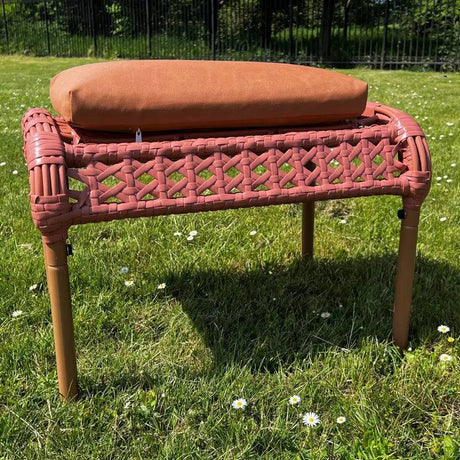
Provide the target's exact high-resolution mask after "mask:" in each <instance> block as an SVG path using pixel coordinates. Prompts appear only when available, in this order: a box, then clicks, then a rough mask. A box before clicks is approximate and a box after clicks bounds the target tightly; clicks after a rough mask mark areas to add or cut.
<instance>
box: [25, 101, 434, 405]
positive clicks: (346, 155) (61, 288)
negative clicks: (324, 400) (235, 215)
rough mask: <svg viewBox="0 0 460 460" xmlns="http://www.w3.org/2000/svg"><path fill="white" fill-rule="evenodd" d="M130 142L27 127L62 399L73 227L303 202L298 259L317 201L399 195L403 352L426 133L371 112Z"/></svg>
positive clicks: (377, 109)
mask: <svg viewBox="0 0 460 460" xmlns="http://www.w3.org/2000/svg"><path fill="white" fill-rule="evenodd" d="M267 131H268V130H267V129H263V130H262V129H260V130H256V129H251V130H247V131H244V130H238V131H227V132H215V131H213V132H195V133H192V132H188V133H186V132H183V133H166V134H161V135H160V134H156V135H153V134H149V133H144V139H143V142H134V139H133V137H131V136H130V135H121V134H115V133H103V132H92V131H85V130H78V131H77V130H75V129H72V128H71V127H70V126H69V125H67V124H66V123H65V122H64V121H63V120H62V119H60V118H56V117H53V116H51V115H50V113H49V112H47V111H46V110H44V109H32V110H29V111H28V112H27V113H26V114H25V116H24V118H23V133H24V139H25V143H24V154H25V157H26V160H27V165H28V168H29V172H30V202H31V208H32V217H33V220H34V222H35V225H36V226H37V228H38V229H39V230H40V231H41V233H42V237H43V246H44V253H45V264H46V269H47V278H48V286H49V292H50V297H51V310H52V316H53V327H54V338H55V346H56V361H57V369H58V379H59V390H60V393H61V395H63V396H64V397H65V398H66V399H72V398H75V397H76V396H78V385H77V371H76V357H75V345H74V336H73V322H72V310H71V299H70V284H69V274H68V268H67V254H66V245H65V241H66V239H67V234H68V229H69V227H70V226H71V225H77V224H84V223H87V222H100V221H109V220H113V219H122V218H125V217H143V216H154V215H163V214H177V213H186V212H197V211H211V210H217V209H229V208H241V207H249V206H264V205H271V204H282V203H296V202H302V203H303V208H302V209H303V212H302V253H303V255H305V256H310V257H311V255H312V254H313V221H314V217H313V216H314V207H313V202H314V201H317V200H328V199H335V198H351V197H360V196H370V195H400V196H402V198H403V206H404V212H403V213H400V217H401V219H402V221H401V236H400V245H399V257H398V270H397V279H396V289H395V303H394V315H393V340H394V342H395V343H396V344H397V345H398V346H399V347H401V348H404V347H406V346H407V343H408V332H409V317H410V306H411V296H412V282H413V275H414V264H415V252H416V244H417V228H418V222H419V213H420V206H421V204H422V202H423V201H424V199H425V197H426V195H427V193H428V191H429V187H430V169H431V165H430V156H429V151H428V146H427V144H426V141H425V137H424V135H423V132H422V130H421V129H420V127H419V126H418V124H417V123H416V122H415V121H414V120H413V119H412V118H411V117H410V116H409V115H407V114H405V113H403V112H401V111H399V110H395V109H392V108H390V107H386V106H384V105H381V104H373V103H369V104H368V105H367V108H366V111H365V114H364V115H363V116H361V117H359V118H356V119H354V120H349V121H346V122H343V123H342V124H337V125H335V126H309V127H296V128H291V129H288V128H282V129H273V130H271V132H267Z"/></svg>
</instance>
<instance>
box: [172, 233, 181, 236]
mask: <svg viewBox="0 0 460 460" xmlns="http://www.w3.org/2000/svg"><path fill="white" fill-rule="evenodd" d="M174 236H182V232H174Z"/></svg>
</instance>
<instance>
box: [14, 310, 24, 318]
mask: <svg viewBox="0 0 460 460" xmlns="http://www.w3.org/2000/svg"><path fill="white" fill-rule="evenodd" d="M21 315H22V310H15V311H13V313H11V316H12V317H13V318H17V317H18V316H21Z"/></svg>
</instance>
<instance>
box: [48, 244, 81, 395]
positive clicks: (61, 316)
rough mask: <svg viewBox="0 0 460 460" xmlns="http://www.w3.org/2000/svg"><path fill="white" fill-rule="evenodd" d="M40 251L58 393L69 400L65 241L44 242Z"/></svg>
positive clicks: (73, 379) (71, 367)
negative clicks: (49, 305)
mask: <svg viewBox="0 0 460 460" xmlns="http://www.w3.org/2000/svg"><path fill="white" fill-rule="evenodd" d="M43 252H44V255H45V265H46V276H47V279H48V290H49V293H50V300H51V316H52V318H53V331H54V345H55V349H56V364H57V373H58V381H59V393H60V395H61V396H62V397H63V398H64V399H66V400H70V399H74V398H76V397H77V396H78V384H77V365H76V359H75V340H74V332H73V319H72V307H71V304H70V284H69V269H68V267H67V251H66V244H65V242H64V241H59V242H56V243H49V244H48V243H45V242H43Z"/></svg>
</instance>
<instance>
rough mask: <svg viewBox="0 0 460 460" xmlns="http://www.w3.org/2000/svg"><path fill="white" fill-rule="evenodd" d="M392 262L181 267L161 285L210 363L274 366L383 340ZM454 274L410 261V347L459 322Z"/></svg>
mask: <svg viewBox="0 0 460 460" xmlns="http://www.w3.org/2000/svg"><path fill="white" fill-rule="evenodd" d="M396 261H397V260H396V256H395V255H384V256H379V257H369V258H360V257H358V258H352V259H351V258H350V259H346V260H344V259H342V260H338V261H337V260H313V261H303V260H300V259H299V260H295V261H293V262H292V263H291V264H290V265H286V266H266V267H259V268H257V269H255V270H252V271H245V272H242V273H234V272H230V271H229V272H216V271H212V272H211V271H199V269H198V271H196V270H185V271H184V272H182V273H181V274H180V275H179V276H174V275H171V277H170V279H169V280H168V281H167V282H168V286H170V287H171V288H172V295H173V296H174V297H175V298H176V299H177V300H178V301H179V302H181V304H182V307H183V309H184V311H185V312H186V313H187V314H188V315H189V317H190V318H191V320H192V321H193V323H194V325H195V326H196V328H197V330H198V331H199V333H200V334H201V335H202V337H203V338H204V340H205V343H206V344H207V346H208V347H209V348H210V349H211V350H212V352H213V355H214V359H215V365H216V366H217V367H220V366H226V365H228V364H229V363H235V362H244V363H245V364H246V365H248V366H250V367H251V368H253V369H254V370H255V369H258V370H261V369H263V370H266V371H274V370H276V369H277V368H278V367H279V366H280V364H281V365H283V367H284V366H289V365H290V364H292V363H293V362H294V361H296V360H299V359H305V358H307V357H311V356H313V355H315V354H317V353H320V352H322V351H325V350H326V349H331V348H332V349H334V348H347V349H349V348H354V347H357V346H359V344H360V342H361V341H362V340H363V339H368V338H376V339H377V340H379V341H385V340H390V339H391V322H392V305H393V289H394V279H395V275H396ZM459 275H460V273H459V272H458V270H455V269H453V268H452V267H451V266H449V265H448V264H445V263H439V262H435V261H432V260H428V259H426V258H423V257H419V258H418V261H417V267H416V277H415V283H414V298H413V312H412V318H411V333H410V336H411V342H412V344H413V345H415V346H416V345H417V344H418V343H420V342H423V341H425V340H429V339H430V337H433V338H434V337H437V332H436V327H437V326H438V325H439V324H449V325H451V327H455V326H456V325H459V326H460V321H459V312H458V304H459V292H458V288H457V281H458V280H459V279H460V276H459ZM327 313H330V316H329V317H328V318H324V317H323V316H327ZM321 314H323V315H321Z"/></svg>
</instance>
